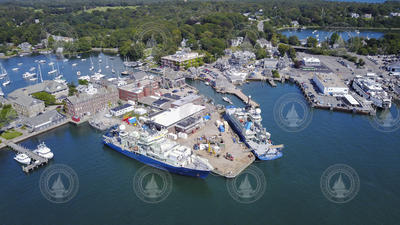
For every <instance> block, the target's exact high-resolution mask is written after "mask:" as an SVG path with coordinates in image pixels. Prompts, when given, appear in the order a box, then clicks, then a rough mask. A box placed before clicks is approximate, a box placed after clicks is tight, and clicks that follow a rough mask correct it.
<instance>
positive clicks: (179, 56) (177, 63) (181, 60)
mask: <svg viewBox="0 0 400 225" xmlns="http://www.w3.org/2000/svg"><path fill="white" fill-rule="evenodd" d="M203 57H204V55H201V54H199V53H197V52H191V51H190V49H184V50H182V51H177V52H176V53H175V54H174V55H168V56H164V57H161V64H162V65H163V66H164V67H170V68H172V69H174V70H183V69H185V67H186V68H189V67H192V66H199V65H201V64H202V63H203Z"/></svg>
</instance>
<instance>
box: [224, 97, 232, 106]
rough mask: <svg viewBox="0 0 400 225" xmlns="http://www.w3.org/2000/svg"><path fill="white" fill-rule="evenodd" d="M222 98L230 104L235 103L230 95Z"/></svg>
mask: <svg viewBox="0 0 400 225" xmlns="http://www.w3.org/2000/svg"><path fill="white" fill-rule="evenodd" d="M222 99H223V100H224V101H225V102H227V103H229V104H233V102H232V100H230V99H229V98H228V97H226V96H224V97H222Z"/></svg>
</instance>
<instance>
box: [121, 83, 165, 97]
mask: <svg viewBox="0 0 400 225" xmlns="http://www.w3.org/2000/svg"><path fill="white" fill-rule="evenodd" d="M159 90H160V86H159V84H158V82H156V81H153V80H141V81H137V82H133V83H130V84H127V85H125V86H121V87H118V93H119V98H120V99H122V100H125V101H129V100H131V101H137V100H139V99H141V98H143V97H148V96H151V95H159Z"/></svg>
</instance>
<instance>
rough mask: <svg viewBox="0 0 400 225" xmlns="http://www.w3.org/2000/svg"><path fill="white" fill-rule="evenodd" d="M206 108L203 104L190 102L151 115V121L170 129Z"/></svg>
mask: <svg viewBox="0 0 400 225" xmlns="http://www.w3.org/2000/svg"><path fill="white" fill-rule="evenodd" d="M205 108H206V107H205V106H202V105H195V104H193V103H188V104H185V105H182V106H179V107H175V108H170V109H168V110H165V111H163V112H160V113H157V114H155V115H153V116H150V121H151V123H153V124H154V125H156V127H158V128H166V129H169V128H171V127H173V126H174V125H175V124H177V123H179V122H180V121H183V120H184V119H186V118H188V117H190V116H194V117H197V116H196V115H199V114H201V113H202V112H203V111H204V110H205Z"/></svg>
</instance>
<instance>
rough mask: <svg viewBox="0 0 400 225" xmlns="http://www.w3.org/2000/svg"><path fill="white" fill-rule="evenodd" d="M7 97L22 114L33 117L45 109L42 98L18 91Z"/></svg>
mask: <svg viewBox="0 0 400 225" xmlns="http://www.w3.org/2000/svg"><path fill="white" fill-rule="evenodd" d="M7 98H8V100H9V101H10V103H11V105H12V106H13V108H14V109H15V111H17V113H18V114H19V115H22V116H27V117H33V116H36V115H38V114H39V113H41V112H43V111H44V109H45V105H44V102H43V101H42V100H39V99H35V98H33V97H31V96H28V95H25V94H21V93H16V94H14V95H12V96H10V95H8V97H7Z"/></svg>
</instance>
